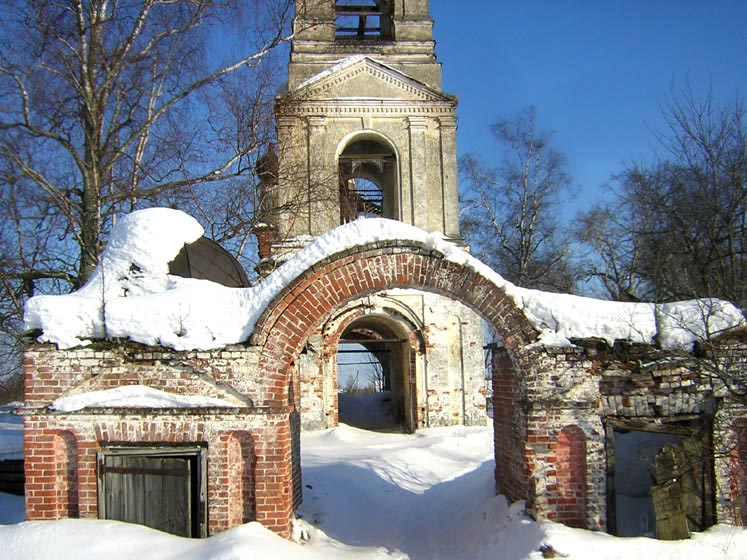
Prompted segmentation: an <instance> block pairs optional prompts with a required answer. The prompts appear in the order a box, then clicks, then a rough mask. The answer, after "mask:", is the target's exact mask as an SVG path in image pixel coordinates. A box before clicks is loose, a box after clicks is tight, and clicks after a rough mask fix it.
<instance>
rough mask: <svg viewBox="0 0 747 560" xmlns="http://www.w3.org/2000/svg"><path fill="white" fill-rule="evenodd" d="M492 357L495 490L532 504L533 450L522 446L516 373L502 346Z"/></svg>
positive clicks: (523, 431) (522, 420)
mask: <svg viewBox="0 0 747 560" xmlns="http://www.w3.org/2000/svg"><path fill="white" fill-rule="evenodd" d="M491 358H492V369H493V376H492V383H493V437H494V451H495V484H496V492H497V493H498V494H503V495H504V496H506V497H507V498H508V499H509V500H511V501H514V500H518V499H523V500H528V501H529V502H530V505H531V503H532V501H533V494H532V489H530V484H529V481H530V479H531V476H532V474H533V471H534V468H533V453H532V451H531V449H529V448H525V446H524V441H525V440H526V436H527V430H526V421H525V418H524V416H523V414H522V412H521V409H520V408H519V407H517V406H516V405H517V403H519V402H520V401H521V395H520V383H519V376H518V375H517V371H516V367H515V365H514V364H513V362H512V361H511V357H510V356H509V354H508V352H507V351H506V349H505V348H499V349H495V350H493V352H492V357H491Z"/></svg>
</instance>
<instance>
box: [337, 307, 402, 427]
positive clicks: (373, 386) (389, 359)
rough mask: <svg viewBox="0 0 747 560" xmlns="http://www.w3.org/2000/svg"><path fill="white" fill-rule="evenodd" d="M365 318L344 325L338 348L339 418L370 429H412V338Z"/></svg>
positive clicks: (381, 319)
mask: <svg viewBox="0 0 747 560" xmlns="http://www.w3.org/2000/svg"><path fill="white" fill-rule="evenodd" d="M384 323H385V321H384V320H383V318H381V317H374V316H369V317H363V318H361V319H358V320H356V321H354V322H353V323H351V325H350V326H349V327H348V328H347V329H345V331H344V333H343V335H342V337H341V339H340V341H339V342H338V347H337V386H338V415H339V420H340V422H343V423H345V424H348V425H350V426H354V427H356V428H362V429H367V430H382V431H410V432H411V431H414V429H415V428H414V411H413V408H414V405H413V399H414V395H413V390H412V387H411V386H410V378H411V375H410V369H411V364H410V361H411V359H410V356H411V351H410V347H409V340H408V339H407V338H405V337H404V336H402V333H398V332H397V331H396V330H395V329H393V328H391V327H389V326H388V325H386V324H384Z"/></svg>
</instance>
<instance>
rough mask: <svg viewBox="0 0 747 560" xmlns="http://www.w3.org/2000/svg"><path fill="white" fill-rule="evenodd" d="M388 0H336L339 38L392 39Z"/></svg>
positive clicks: (343, 39) (337, 36) (353, 39)
mask: <svg viewBox="0 0 747 560" xmlns="http://www.w3.org/2000/svg"><path fill="white" fill-rule="evenodd" d="M389 4H390V3H389V2H388V1H387V0H336V2H335V24H336V27H335V38H336V39H337V40H342V41H345V40H352V41H364V40H390V39H392V23H391V21H392V18H391V6H390V5H389Z"/></svg>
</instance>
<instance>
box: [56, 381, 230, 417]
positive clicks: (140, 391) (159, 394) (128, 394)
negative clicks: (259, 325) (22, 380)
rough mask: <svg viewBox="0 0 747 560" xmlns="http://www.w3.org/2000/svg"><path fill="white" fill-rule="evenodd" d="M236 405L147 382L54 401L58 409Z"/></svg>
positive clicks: (65, 410) (70, 410)
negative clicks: (166, 388) (171, 390)
mask: <svg viewBox="0 0 747 560" xmlns="http://www.w3.org/2000/svg"><path fill="white" fill-rule="evenodd" d="M216 406H217V407H236V406H240V405H238V404H236V403H234V402H229V401H226V400H223V399H216V398H212V397H204V396H200V395H177V394H175V393H167V392H166V391H159V390H158V389H153V388H152V387H146V386H144V385H123V386H121V387H116V388H114V389H106V390H104V391H90V392H88V393H79V394H77V395H70V396H67V397H60V398H58V399H57V400H55V401H54V402H53V403H52V406H51V408H52V410H56V411H57V412H75V411H76V410H82V409H84V408H102V407H103V408H122V407H127V408H199V407H216Z"/></svg>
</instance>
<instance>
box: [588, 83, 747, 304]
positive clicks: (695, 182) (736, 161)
mask: <svg viewBox="0 0 747 560" xmlns="http://www.w3.org/2000/svg"><path fill="white" fill-rule="evenodd" d="M663 110H664V116H665V118H666V122H667V123H668V130H666V131H664V132H660V133H657V135H656V140H657V143H658V146H659V148H660V153H659V154H657V156H656V157H655V158H654V159H653V161H652V162H651V163H631V164H629V165H627V166H626V167H625V168H624V169H623V171H622V173H620V174H619V175H618V176H617V177H616V179H615V191H614V197H613V198H612V199H611V200H610V202H609V203H607V204H606V205H605V206H603V207H601V208H597V209H595V210H594V211H592V212H590V213H587V214H586V216H585V217H584V218H583V219H582V220H581V223H582V224H583V227H582V229H581V236H582V239H583V240H584V241H585V242H586V243H587V244H588V245H589V246H590V247H591V248H592V254H594V256H595V257H596V258H595V259H594V260H593V261H592V262H591V263H590V264H589V267H588V270H589V274H590V275H591V276H595V277H597V278H601V279H602V280H603V282H604V283H605V287H606V288H607V292H608V294H609V295H610V296H611V297H613V298H616V299H623V298H626V299H653V300H655V301H671V300H675V299H684V298H691V297H718V298H722V299H727V300H730V301H733V302H735V303H736V304H737V305H739V306H740V307H741V308H743V309H744V308H745V307H747V282H746V281H745V278H747V227H746V226H747V184H745V175H746V174H747V130H746V129H745V126H746V125H747V118H746V117H745V109H744V105H743V102H742V100H741V98H740V97H739V96H737V97H736V98H735V99H734V100H733V101H732V102H730V103H728V104H726V105H724V106H718V105H717V104H716V103H715V102H714V100H713V96H712V95H711V94H708V95H706V96H705V98H704V99H702V100H699V99H697V98H696V97H695V96H694V95H693V93H692V91H691V90H690V89H689V88H688V87H684V88H682V89H681V90H680V91H679V92H676V93H675V94H674V95H673V97H672V99H671V100H670V102H669V103H668V104H667V105H666V106H665V107H664V109H663ZM600 218H601V219H600Z"/></svg>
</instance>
